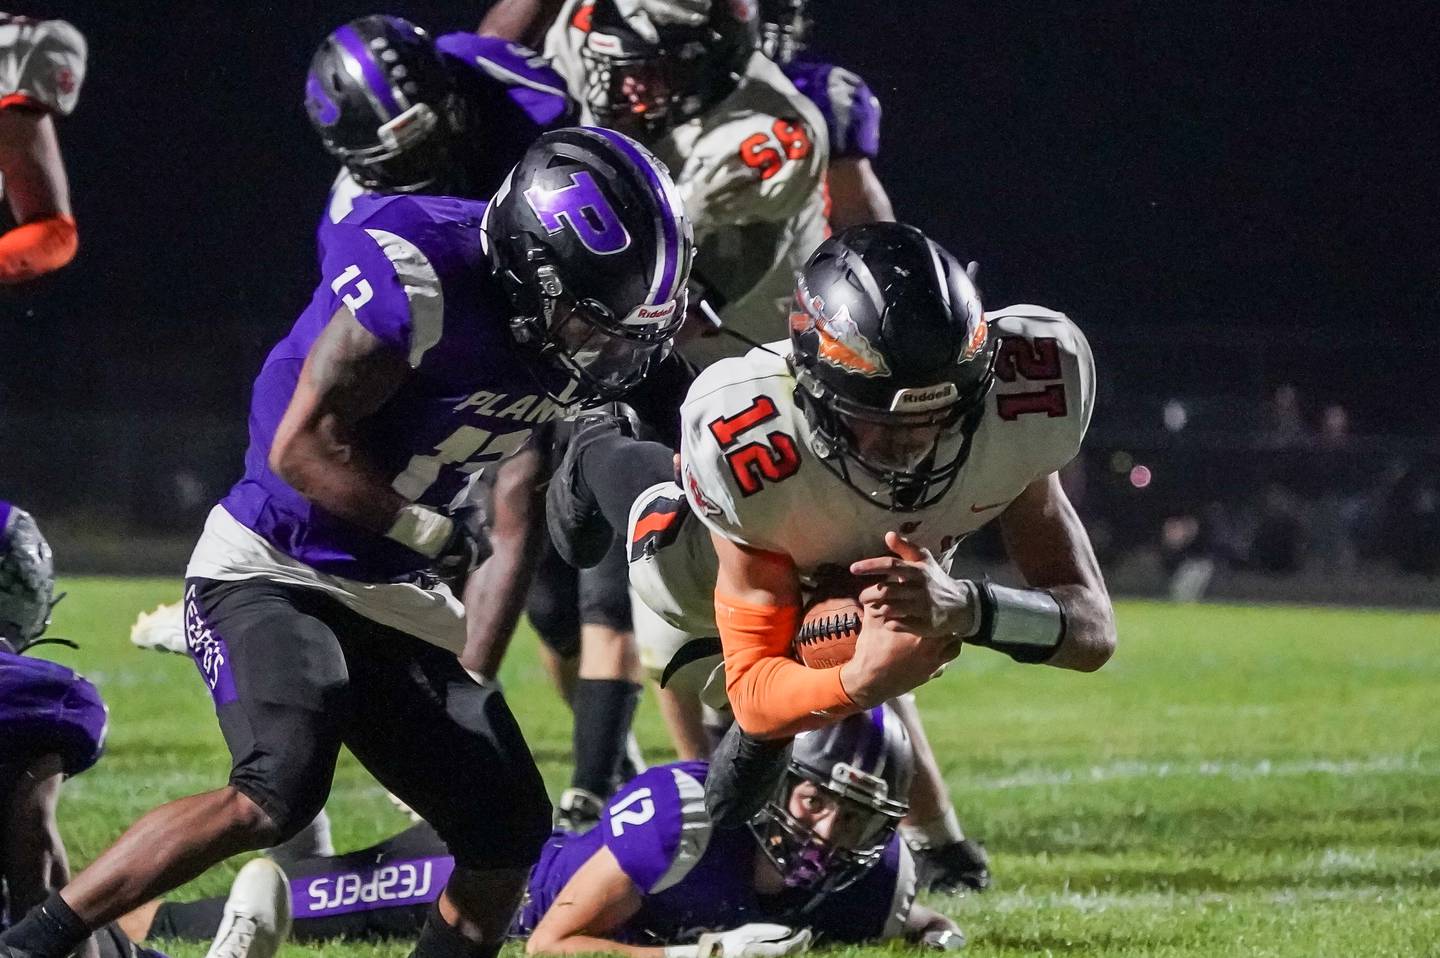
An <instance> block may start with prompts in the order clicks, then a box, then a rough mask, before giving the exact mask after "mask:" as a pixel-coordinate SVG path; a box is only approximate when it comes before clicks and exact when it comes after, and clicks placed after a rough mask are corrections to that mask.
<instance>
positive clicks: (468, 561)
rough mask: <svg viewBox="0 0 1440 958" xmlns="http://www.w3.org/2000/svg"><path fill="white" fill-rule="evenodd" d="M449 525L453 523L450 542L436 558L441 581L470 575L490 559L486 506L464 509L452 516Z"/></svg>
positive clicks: (463, 507)
mask: <svg viewBox="0 0 1440 958" xmlns="http://www.w3.org/2000/svg"><path fill="white" fill-rule="evenodd" d="M450 521H451V522H452V523H454V526H453V528H452V529H451V530H450V538H449V539H447V540H446V541H445V545H444V546H443V547H441V549H440V554H439V555H437V556H436V557H435V574H436V575H438V576H440V577H441V578H442V579H451V578H454V577H456V576H463V575H468V574H469V573H470V572H471V571H472V570H473V569H475V568H476V567H477V566H479V565H480V563H482V562H484V561H485V560H486V558H488V557H489V555H490V537H489V535H487V534H486V531H485V525H486V521H487V515H486V512H485V507H484V506H482V505H480V504H479V503H471V504H467V505H463V506H461V507H460V508H458V509H456V510H455V511H454V512H452V513H450Z"/></svg>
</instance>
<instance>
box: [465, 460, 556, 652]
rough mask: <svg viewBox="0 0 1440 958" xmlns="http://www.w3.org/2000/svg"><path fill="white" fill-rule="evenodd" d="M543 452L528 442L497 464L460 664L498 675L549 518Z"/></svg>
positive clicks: (470, 583) (468, 594)
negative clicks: (485, 551) (486, 547)
mask: <svg viewBox="0 0 1440 958" xmlns="http://www.w3.org/2000/svg"><path fill="white" fill-rule="evenodd" d="M544 478H545V454H544V451H543V450H542V449H539V448H537V447H536V445H535V444H529V445H527V446H526V447H525V448H523V449H521V450H520V451H519V452H518V453H516V454H515V455H513V456H511V457H510V458H509V459H507V460H506V461H505V462H503V463H501V465H500V466H499V471H498V473H497V475H496V477H495V489H494V492H493V494H492V496H491V513H492V518H491V521H490V523H489V526H490V528H489V539H490V555H489V556H487V557H486V559H485V561H484V562H482V563H481V564H480V566H479V568H477V569H476V570H475V571H474V572H472V573H470V577H469V578H468V579H467V580H466V582H465V595H464V601H465V650H464V651H463V652H462V653H461V655H460V664H461V665H463V666H465V667H466V668H467V669H470V670H471V671H473V672H478V673H480V674H481V675H483V676H485V677H486V678H487V679H493V678H495V676H496V674H497V673H498V672H499V671H500V661H501V660H502V659H503V658H504V657H505V649H506V647H507V646H508V645H509V644H510V637H511V636H512V635H514V633H515V624H516V623H517V622H518V621H519V620H520V612H521V610H522V609H524V607H525V594H526V593H527V592H528V591H529V588H530V580H531V579H532V578H533V577H534V574H535V565H536V563H537V562H538V561H539V558H540V554H541V552H542V551H544V550H542V549H541V548H540V542H541V539H540V537H541V535H542V530H543V529H544V520H545V484H544V481H543V480H544Z"/></svg>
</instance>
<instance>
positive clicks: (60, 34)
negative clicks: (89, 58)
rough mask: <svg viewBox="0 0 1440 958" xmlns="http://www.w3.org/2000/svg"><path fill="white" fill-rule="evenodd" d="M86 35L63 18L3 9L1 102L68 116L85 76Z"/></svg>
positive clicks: (0, 47)
mask: <svg viewBox="0 0 1440 958" xmlns="http://www.w3.org/2000/svg"><path fill="white" fill-rule="evenodd" d="M86 53H87V50H86V45H85V37H84V36H83V35H81V33H80V31H79V30H76V29H75V28H74V27H73V26H71V25H70V24H69V23H67V22H65V21H64V20H28V19H25V18H23V17H8V16H5V15H3V14H0V107H5V106H21V107H25V106H29V107H36V108H39V109H43V110H48V111H50V112H52V113H56V114H58V115H60V116H68V115H69V114H70V113H71V111H73V110H74V109H75V104H76V102H77V101H78V100H79V99H80V86H81V84H83V83H84V82H85V59H86Z"/></svg>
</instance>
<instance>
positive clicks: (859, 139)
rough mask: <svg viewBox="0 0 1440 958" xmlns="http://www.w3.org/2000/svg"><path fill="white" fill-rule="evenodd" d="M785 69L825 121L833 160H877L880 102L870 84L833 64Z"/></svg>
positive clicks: (793, 64) (798, 64) (792, 64)
mask: <svg viewBox="0 0 1440 958" xmlns="http://www.w3.org/2000/svg"><path fill="white" fill-rule="evenodd" d="M782 69H784V71H785V75H786V76H787V77H789V78H790V82H791V83H793V84H795V89H797V90H799V91H800V92H801V93H802V94H803V95H804V96H805V98H806V99H808V100H809V101H810V102H811V103H814V104H815V105H816V106H817V107H819V109H820V113H821V114H822V115H823V116H824V117H825V127H826V129H828V130H829V131H830V158H831V159H835V160H841V159H866V160H873V159H875V157H876V156H878V155H879V153H880V101H879V100H878V99H876V97H875V94H874V93H872V92H871V90H870V86H869V84H867V83H866V82H865V81H864V80H862V79H860V77H858V76H856V75H855V74H854V73H851V72H850V71H849V70H846V69H845V68H843V67H837V66H836V65H835V64H833V63H817V62H814V61H811V60H794V61H792V62H790V63H788V64H786V65H785V66H784V67H783V68H782Z"/></svg>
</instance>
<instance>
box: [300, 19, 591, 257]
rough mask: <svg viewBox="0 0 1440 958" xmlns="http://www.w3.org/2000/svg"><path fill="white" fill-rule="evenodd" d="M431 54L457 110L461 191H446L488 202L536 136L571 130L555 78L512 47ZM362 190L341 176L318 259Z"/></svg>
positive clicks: (470, 44) (447, 47)
mask: <svg viewBox="0 0 1440 958" xmlns="http://www.w3.org/2000/svg"><path fill="white" fill-rule="evenodd" d="M435 47H436V49H437V50H439V51H440V57H441V59H442V60H443V61H444V63H445V65H446V67H448V68H449V71H450V76H451V77H452V78H453V79H454V82H455V89H456V93H457V95H458V96H459V99H460V102H461V103H462V104H463V105H464V114H465V129H464V131H463V133H462V137H463V140H462V142H463V146H462V147H461V148H460V154H461V157H462V159H463V175H462V177H461V178H462V179H463V185H460V184H457V185H456V186H455V187H452V190H456V191H459V192H461V193H463V195H465V196H468V197H472V198H476V199H488V198H489V197H490V196H491V195H493V194H494V193H495V191H496V190H498V189H499V188H500V184H501V183H502V182H503V181H504V179H505V174H507V173H509V172H510V169H511V167H513V166H514V165H515V164H516V163H519V162H520V158H521V157H522V156H524V155H525V151H526V150H527V149H528V148H529V147H530V144H532V143H534V142H535V141H536V140H537V139H539V138H540V134H542V133H545V132H547V131H549V130H555V129H559V128H560V127H563V126H571V125H573V124H574V123H575V120H576V111H575V107H574V103H573V101H572V100H571V99H570V98H569V96H567V95H566V93H565V81H564V80H562V79H561V78H560V75H559V74H558V73H556V72H555V71H554V70H552V69H550V67H549V66H548V65H547V64H546V63H545V60H544V58H543V57H541V56H540V55H539V54H537V53H535V52H534V51H533V50H530V49H529V48H527V47H523V46H521V45H519V44H518V43H511V42H510V41H508V40H501V39H499V38H497V37H482V36H480V35H478V34H475V33H468V32H459V33H446V34H443V35H442V36H440V37H438V38H437V39H436V41H435ZM363 189H364V188H363V187H361V186H360V185H359V184H358V183H355V182H354V181H353V180H350V179H349V178H348V177H342V178H341V179H340V180H339V181H337V184H336V186H335V187H334V188H333V189H332V190H331V196H330V200H329V202H328V203H327V205H326V211H325V215H324V216H322V217H321V218H320V226H319V229H318V235H317V237H316V239H317V242H318V243H319V245H320V249H321V250H322V253H323V250H324V248H325V244H326V242H328V240H327V234H328V232H329V230H330V229H331V228H332V227H333V226H334V225H335V224H336V223H338V222H339V221H340V220H342V219H344V217H345V215H346V214H347V213H349V212H350V208H351V204H352V203H353V202H354V200H355V197H356V195H357V194H359V193H362V192H363Z"/></svg>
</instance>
